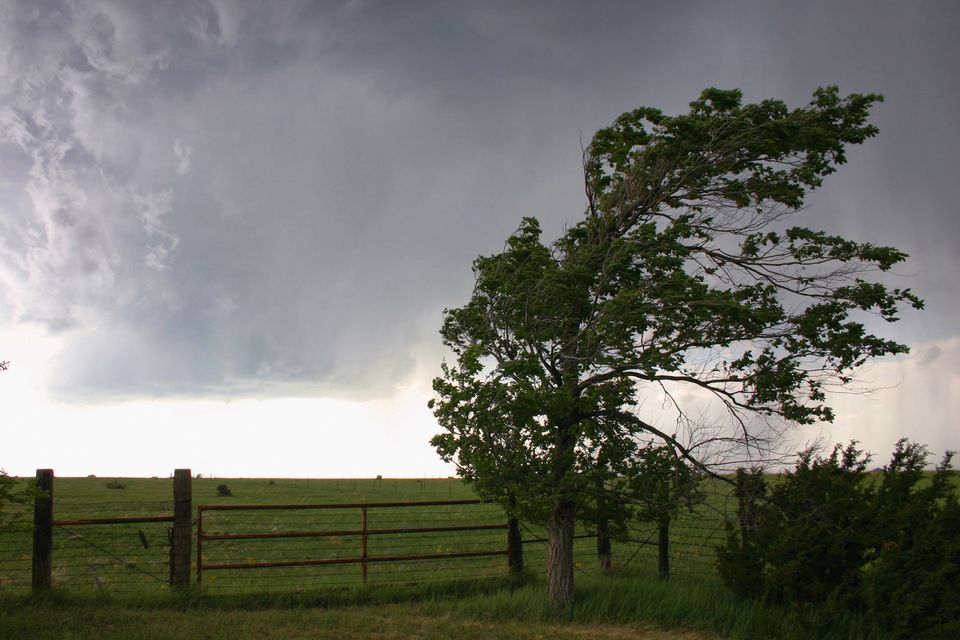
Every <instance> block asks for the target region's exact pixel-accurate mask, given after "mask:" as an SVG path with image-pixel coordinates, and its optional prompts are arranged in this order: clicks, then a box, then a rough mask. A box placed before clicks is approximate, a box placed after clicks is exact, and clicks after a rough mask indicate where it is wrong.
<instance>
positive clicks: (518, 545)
mask: <svg viewBox="0 0 960 640" xmlns="http://www.w3.org/2000/svg"><path fill="white" fill-rule="evenodd" d="M507 566H508V567H509V568H510V572H511V573H518V572H520V571H523V538H522V537H521V536H520V521H519V520H517V519H516V518H509V519H507Z"/></svg>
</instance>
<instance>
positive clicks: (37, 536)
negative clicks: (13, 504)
mask: <svg viewBox="0 0 960 640" xmlns="http://www.w3.org/2000/svg"><path fill="white" fill-rule="evenodd" d="M37 489H38V490H39V492H40V493H38V494H37V497H36V498H35V499H34V501H33V590H34V591H46V590H48V589H50V587H51V585H52V583H53V469H37Z"/></svg>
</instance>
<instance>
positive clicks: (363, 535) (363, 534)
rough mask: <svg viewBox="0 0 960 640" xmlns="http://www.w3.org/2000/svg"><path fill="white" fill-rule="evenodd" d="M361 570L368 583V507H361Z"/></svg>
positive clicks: (365, 582) (365, 581)
mask: <svg viewBox="0 0 960 640" xmlns="http://www.w3.org/2000/svg"><path fill="white" fill-rule="evenodd" d="M360 571H361V573H362V576H363V584H367V508H366V507H360Z"/></svg>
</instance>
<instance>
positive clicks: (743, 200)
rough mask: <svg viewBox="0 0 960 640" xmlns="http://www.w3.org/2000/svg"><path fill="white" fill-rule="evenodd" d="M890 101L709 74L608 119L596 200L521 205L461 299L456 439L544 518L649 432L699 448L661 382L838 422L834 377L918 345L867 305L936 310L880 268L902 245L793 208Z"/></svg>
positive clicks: (464, 461) (608, 472)
mask: <svg viewBox="0 0 960 640" xmlns="http://www.w3.org/2000/svg"><path fill="white" fill-rule="evenodd" d="M879 100H880V97H879V96H877V95H874V94H865V95H861V94H851V95H849V96H845V97H844V96H841V95H840V93H839V91H838V89H837V88H836V87H827V88H823V89H819V90H817V91H816V93H815V94H814V97H813V100H812V102H811V103H810V104H808V105H806V106H804V107H801V108H798V109H789V108H787V106H786V105H785V104H783V103H782V102H780V101H777V100H765V101H763V102H760V103H758V104H742V96H741V94H740V92H739V91H721V90H718V89H708V90H706V91H704V92H703V93H702V95H701V96H700V98H699V99H698V100H696V101H694V102H693V103H691V105H690V111H689V113H686V114H681V115H678V116H668V115H665V114H663V113H662V112H660V111H658V110H656V109H650V108H641V109H637V110H635V111H632V112H628V113H625V114H623V115H622V116H620V117H619V118H618V119H617V120H616V121H615V122H614V123H613V125H612V126H610V127H608V128H605V129H602V130H600V131H598V132H597V133H596V135H595V136H594V137H593V140H592V141H591V144H590V146H589V147H588V148H587V150H586V152H585V155H584V180H585V185H586V193H587V209H586V212H585V216H584V219H583V220H581V221H580V222H578V223H576V224H574V225H573V226H571V227H570V228H569V229H567V231H566V232H565V233H564V234H563V235H562V236H561V237H560V238H559V239H557V240H556V241H554V242H552V243H547V242H544V241H543V240H542V239H541V227H540V224H539V223H538V221H537V220H536V219H535V218H524V219H523V220H522V222H521V224H520V226H519V228H518V229H517V231H516V232H515V233H514V234H513V235H512V236H511V237H510V238H509V239H508V240H507V243H506V246H505V247H504V250H503V251H502V252H500V253H498V254H495V255H492V256H481V257H479V258H477V260H476V261H475V262H474V264H473V272H474V275H475V279H476V282H475V286H474V290H473V295H472V296H471V298H470V300H469V301H468V303H467V304H466V305H464V306H462V307H459V308H455V309H448V310H446V311H445V318H444V323H443V327H442V329H441V335H442V338H443V341H444V344H445V345H446V346H447V347H449V348H450V349H451V350H452V351H453V353H454V355H455V357H456V361H455V362H454V363H444V364H443V366H442V370H441V375H440V376H439V377H437V378H436V379H435V380H434V383H433V388H434V392H435V398H434V399H433V400H432V401H431V402H430V407H431V408H432V409H433V411H434V414H435V415H436V417H437V419H438V421H439V423H440V425H441V427H442V432H441V433H440V434H438V435H437V436H435V437H434V438H433V440H432V443H433V445H434V446H435V447H436V449H437V451H438V452H439V454H440V455H441V457H443V458H444V459H445V460H448V461H454V462H455V463H456V464H457V465H458V472H459V474H460V475H461V476H462V477H463V478H465V479H467V480H469V481H470V482H471V483H473V485H474V487H475V488H476V490H477V491H478V493H480V494H481V495H483V496H484V497H487V498H491V499H496V500H498V501H501V502H502V503H503V504H504V505H505V507H507V508H508V509H510V510H511V511H512V512H514V513H516V514H517V515H520V516H522V517H524V518H526V519H528V520H533V521H540V522H544V521H546V520H547V519H549V518H550V517H551V514H552V513H554V512H555V511H554V510H555V509H557V508H559V507H560V506H564V508H575V509H578V510H579V511H580V512H581V513H585V512H588V511H589V510H590V509H591V508H592V507H593V506H594V503H595V502H596V499H597V487H598V486H609V485H611V484H613V483H615V482H616V481H617V480H618V479H620V478H623V477H629V476H631V475H636V473H637V472H636V469H637V468H638V466H640V465H641V464H642V463H643V460H644V457H643V448H644V446H645V445H644V444H643V443H644V442H647V441H649V440H650V439H651V438H652V439H654V440H656V441H657V443H658V444H663V445H667V446H668V447H669V448H671V449H672V450H673V451H674V452H677V455H680V456H682V457H684V458H686V459H687V460H688V461H689V462H690V463H691V464H692V465H694V466H698V465H702V463H701V461H700V460H699V459H698V457H697V455H695V454H694V453H693V452H692V451H691V450H690V449H688V448H686V447H684V446H683V444H682V443H681V442H680V441H678V439H677V438H676V437H675V436H674V435H672V434H670V433H669V432H665V431H662V430H660V429H658V428H657V426H656V424H657V422H658V418H659V416H658V415H657V414H654V415H652V416H649V417H648V416H643V417H641V415H640V401H641V400H642V398H643V397H644V395H645V394H646V393H656V394H659V393H662V390H663V386H662V385H663V384H670V385H673V386H674V388H676V387H677V386H683V385H686V386H688V387H690V388H696V389H697V390H698V391H700V392H702V391H707V392H709V393H711V394H713V396H715V397H716V398H717V399H718V400H719V401H721V402H722V403H724V404H725V405H726V407H727V408H728V409H729V410H730V411H731V412H732V413H734V414H737V415H739V414H742V413H751V412H753V413H760V414H764V415H774V416H779V417H781V418H784V419H787V420H792V421H796V422H799V423H810V422H814V421H817V420H822V419H825V420H829V419H831V418H832V413H831V411H830V407H829V406H827V404H826V402H825V400H826V396H825V394H824V391H823V389H824V386H823V385H824V384H827V383H828V382H840V383H843V382H846V381H848V380H849V374H850V371H851V370H852V369H854V368H855V367H857V366H859V365H860V364H862V363H863V362H864V361H866V360H867V359H869V358H872V357H876V356H881V355H885V354H895V353H902V352H905V351H906V350H907V348H906V346H904V345H902V344H899V343H897V342H894V341H890V340H885V339H883V338H881V337H878V336H875V335H872V334H870V333H868V332H867V330H866V328H865V326H864V325H863V324H862V322H861V320H860V317H859V316H860V315H863V314H866V313H872V314H874V315H877V316H879V317H881V318H883V319H885V320H888V321H893V320H896V319H897V317H898V313H899V310H900V309H901V308H902V307H904V306H907V307H916V308H921V307H922V302H921V301H920V300H919V299H918V298H917V297H916V296H915V295H913V294H912V293H911V292H910V291H909V290H900V289H888V288H886V287H885V286H884V285H882V284H879V283H876V282H872V281H870V280H868V279H867V275H868V274H869V273H870V272H872V271H873V272H875V271H885V270H887V269H889V268H890V267H891V266H893V265H895V264H897V263H899V262H901V261H903V260H904V259H905V258H906V256H905V254H903V253H902V252H900V251H898V250H897V249H895V248H892V247H880V246H874V245H870V244H862V243H857V242H854V241H851V240H848V239H845V238H841V237H837V236H831V235H828V234H825V233H823V232H820V231H816V230H811V229H806V228H802V227H796V226H790V225H789V224H787V222H788V220H789V218H790V217H791V216H792V215H793V214H794V213H795V212H796V210H797V209H799V208H800V207H801V206H802V205H803V204H804V203H805V201H806V197H807V195H808V193H809V192H810V191H811V190H813V189H815V188H817V187H819V186H820V184H821V183H822V180H823V178H824V177H825V176H827V175H829V174H831V173H833V172H834V171H835V170H836V168H837V166H839V165H840V164H842V163H843V162H845V160H846V148H847V146H848V145H851V144H860V143H862V142H864V141H865V140H867V139H868V138H870V137H872V136H874V135H875V134H876V133H877V129H876V127H874V126H873V125H871V124H869V123H868V122H867V118H868V116H869V111H870V108H871V107H872V105H873V104H874V103H876V102H877V101H879ZM743 424H746V421H744V423H743ZM743 437H744V438H747V439H749V438H750V437H751V434H749V433H747V434H745V435H744V436H743ZM598 479H599V480H600V481H601V482H599V483H598ZM624 508H626V507H624Z"/></svg>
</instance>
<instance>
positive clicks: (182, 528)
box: [170, 469, 193, 589]
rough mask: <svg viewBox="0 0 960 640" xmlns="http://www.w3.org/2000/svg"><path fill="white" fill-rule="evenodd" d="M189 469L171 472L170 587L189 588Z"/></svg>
mask: <svg viewBox="0 0 960 640" xmlns="http://www.w3.org/2000/svg"><path fill="white" fill-rule="evenodd" d="M191 482H192V480H191V475H190V469H177V470H175V471H174V472H173V541H172V545H171V546H170V564H171V568H170V586H171V587H173V588H174V589H186V588H189V586H190V556H191V554H190V543H191V542H192V540H193V535H192V533H193V525H192V523H191V521H190V519H191V517H192V516H193V497H192V493H193V491H192V485H191Z"/></svg>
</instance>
